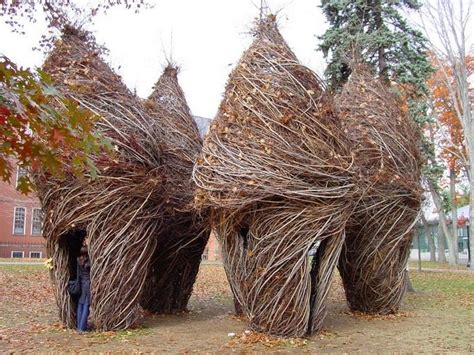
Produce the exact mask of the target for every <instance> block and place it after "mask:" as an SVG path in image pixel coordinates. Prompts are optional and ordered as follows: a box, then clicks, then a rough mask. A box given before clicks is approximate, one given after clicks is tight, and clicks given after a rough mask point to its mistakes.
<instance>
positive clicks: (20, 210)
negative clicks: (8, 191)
mask: <svg viewBox="0 0 474 355" xmlns="http://www.w3.org/2000/svg"><path fill="white" fill-rule="evenodd" d="M25 217H26V209H25V208H24V207H15V214H14V217H13V234H20V235H23V234H25Z"/></svg>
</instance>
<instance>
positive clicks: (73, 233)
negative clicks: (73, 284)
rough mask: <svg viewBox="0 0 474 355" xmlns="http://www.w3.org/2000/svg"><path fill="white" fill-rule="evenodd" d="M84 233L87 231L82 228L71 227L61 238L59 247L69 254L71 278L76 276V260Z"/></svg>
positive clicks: (84, 236)
mask: <svg viewBox="0 0 474 355" xmlns="http://www.w3.org/2000/svg"><path fill="white" fill-rule="evenodd" d="M86 235H87V232H86V231H85V230H84V229H72V230H69V231H68V232H67V233H66V234H65V235H63V237H62V238H61V241H62V243H61V244H60V247H62V248H64V249H65V250H66V251H67V253H68V255H69V258H68V260H69V275H71V279H72V278H75V277H77V275H76V274H77V263H76V260H77V258H78V257H79V253H80V251H81V247H82V245H83V243H84V239H85V238H86Z"/></svg>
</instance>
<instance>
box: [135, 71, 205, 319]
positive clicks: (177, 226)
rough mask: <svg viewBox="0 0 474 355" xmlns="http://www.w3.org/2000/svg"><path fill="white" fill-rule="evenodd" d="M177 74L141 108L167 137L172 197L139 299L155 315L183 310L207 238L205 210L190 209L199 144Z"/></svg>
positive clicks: (169, 74) (166, 76)
mask: <svg viewBox="0 0 474 355" xmlns="http://www.w3.org/2000/svg"><path fill="white" fill-rule="evenodd" d="M177 75H178V68H176V67H173V66H172V65H168V66H167V67H166V68H165V70H164V72H163V74H162V76H161V77H160V79H159V80H158V82H157V83H156V85H155V87H154V90H153V93H152V94H151V96H150V97H149V98H148V100H147V101H146V103H145V107H146V109H147V111H148V113H149V116H150V117H151V118H153V119H154V120H153V124H154V125H155V126H156V127H157V129H158V130H162V131H164V132H166V134H165V135H164V137H163V141H162V164H163V176H164V179H165V181H166V189H167V193H168V196H170V198H169V199H168V200H167V201H166V209H165V211H164V217H163V218H164V229H163V231H162V232H161V233H160V234H159V235H157V236H156V237H157V238H158V242H157V248H156V250H155V253H154V256H153V259H152V263H151V268H150V272H149V274H148V279H147V282H146V288H145V291H144V293H143V295H142V299H141V305H142V306H143V308H145V309H147V310H149V311H152V312H155V313H176V312H180V311H184V310H186V306H187V303H188V300H189V297H190V296H191V293H192V287H193V284H194V281H195V280H196V276H197V272H198V269H199V264H200V262H201V255H202V253H203V251H204V248H205V246H206V242H207V239H208V237H209V228H208V227H209V224H208V221H207V213H206V211H202V213H201V214H200V215H198V214H197V213H196V212H195V211H194V210H193V208H192V207H193V206H192V202H193V198H194V192H195V191H194V190H195V184H194V183H193V181H192V179H191V174H192V170H193V166H194V162H195V160H196V158H197V156H198V154H199V152H200V151H201V147H202V139H201V137H200V135H199V130H198V128H197V126H196V123H195V122H194V120H193V118H192V116H191V113H190V110H189V107H188V105H187V103H186V99H185V96H184V93H183V91H182V89H181V87H180V86H179V84H178V78H177Z"/></svg>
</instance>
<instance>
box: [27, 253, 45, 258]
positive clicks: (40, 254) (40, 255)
mask: <svg viewBox="0 0 474 355" xmlns="http://www.w3.org/2000/svg"><path fill="white" fill-rule="evenodd" d="M33 253H38V254H39V258H35V259H41V258H42V257H43V253H42V252H40V251H30V259H33V257H32V256H31V254H33Z"/></svg>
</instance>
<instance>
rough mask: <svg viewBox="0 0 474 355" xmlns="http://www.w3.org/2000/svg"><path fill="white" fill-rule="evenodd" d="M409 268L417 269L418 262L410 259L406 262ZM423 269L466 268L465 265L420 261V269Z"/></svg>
mask: <svg viewBox="0 0 474 355" xmlns="http://www.w3.org/2000/svg"><path fill="white" fill-rule="evenodd" d="M408 265H409V266H410V270H418V265H419V262H418V261H415V260H410V261H409V262H408ZM423 269H440V270H468V269H467V267H466V265H449V264H448V263H447V262H446V263H441V262H439V261H427V260H422V261H421V270H423Z"/></svg>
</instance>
